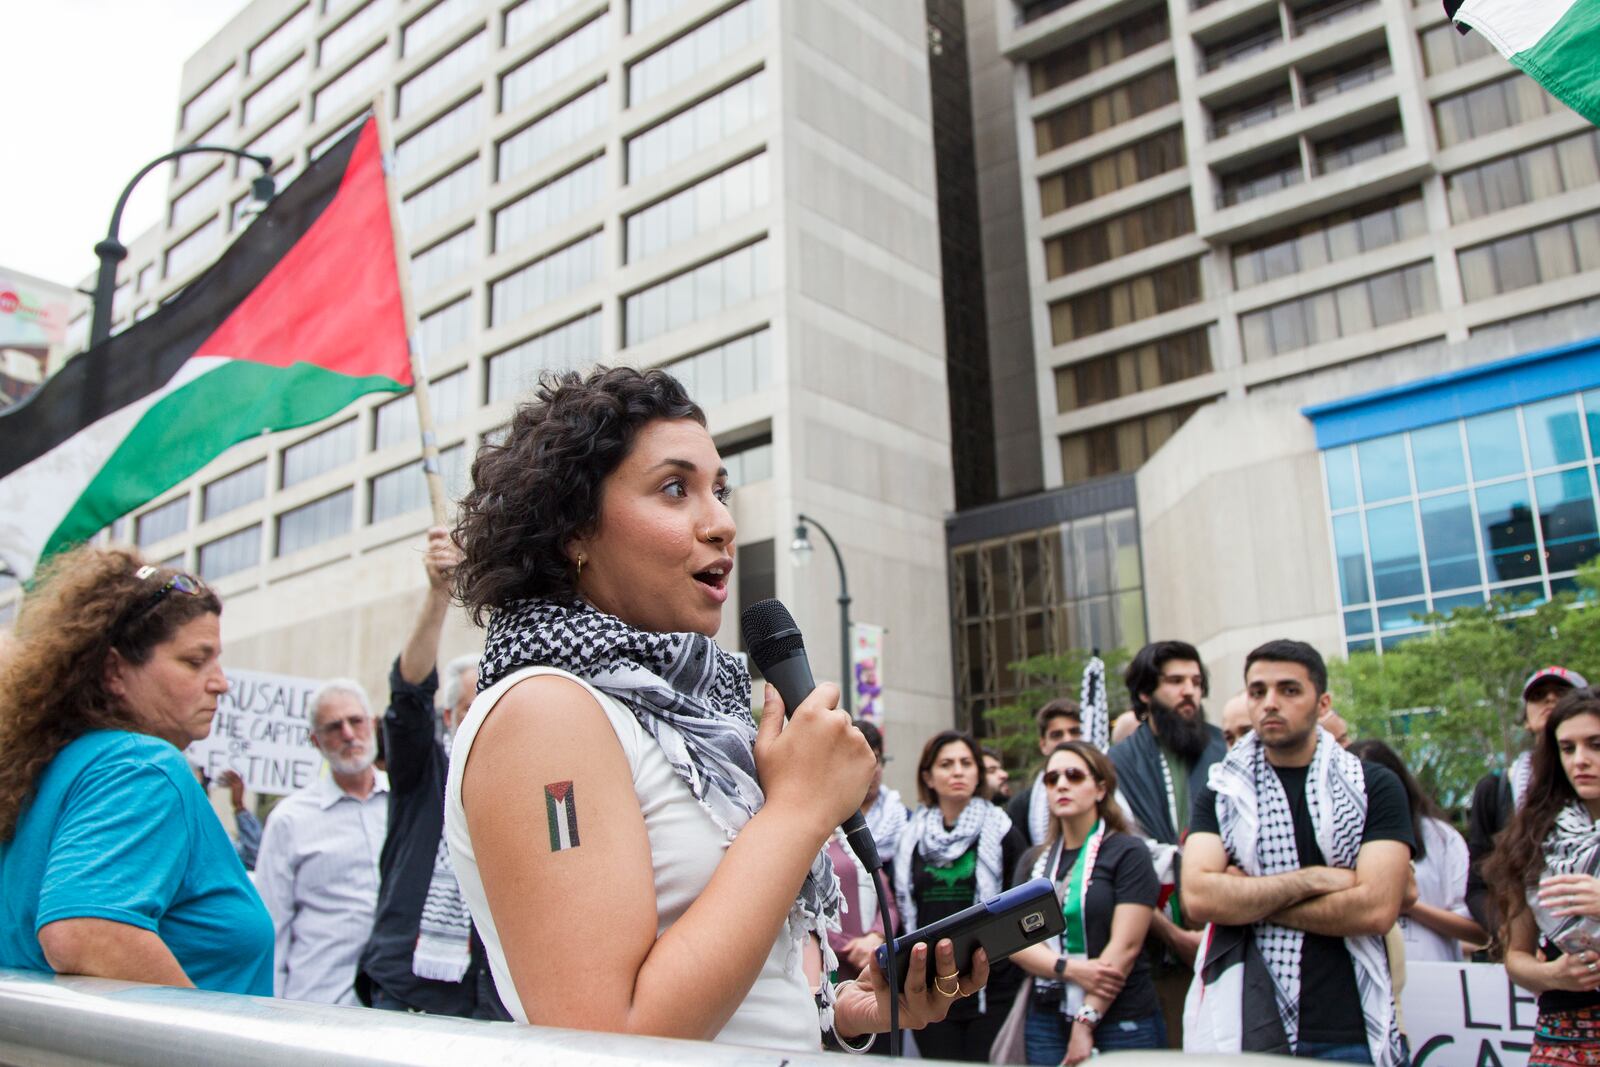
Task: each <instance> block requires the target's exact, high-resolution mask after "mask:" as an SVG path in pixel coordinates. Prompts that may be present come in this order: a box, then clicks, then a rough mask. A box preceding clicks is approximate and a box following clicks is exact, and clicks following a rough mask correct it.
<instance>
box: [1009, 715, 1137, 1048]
mask: <svg viewBox="0 0 1600 1067" xmlns="http://www.w3.org/2000/svg"><path fill="white" fill-rule="evenodd" d="M1044 787H1045V789H1046V790H1047V794H1046V795H1047V796H1048V797H1049V802H1050V815H1051V819H1050V836H1049V839H1048V841H1047V842H1046V843H1045V844H1043V845H1040V846H1038V847H1037V848H1034V849H1033V850H1031V851H1030V852H1029V853H1028V855H1027V856H1025V857H1023V860H1022V863H1021V864H1020V865H1019V866H1018V868H1017V877H1016V880H1017V881H1018V882H1021V881H1026V880H1027V879H1030V878H1049V879H1050V880H1051V881H1053V882H1055V884H1056V896H1057V898H1058V899H1060V901H1061V913H1062V917H1063V918H1064V919H1065V920H1066V931H1065V933H1064V934H1063V936H1062V937H1061V938H1059V939H1052V940H1051V941H1049V942H1045V943H1042V944H1038V945H1034V946H1032V947H1030V948H1026V949H1024V950H1022V951H1021V952H1018V953H1016V954H1015V955H1013V956H1012V957H1011V962H1013V963H1015V964H1016V965H1017V966H1018V967H1020V968H1022V969H1023V970H1024V971H1026V972H1027V973H1029V974H1031V975H1033V993H1032V999H1031V1002H1030V1004H1029V1007H1028V1020H1027V1031H1026V1033H1027V1048H1028V1062H1029V1063H1041V1064H1056V1063H1067V1064H1074V1063H1081V1062H1082V1061H1083V1060H1085V1059H1087V1058H1088V1057H1089V1054H1090V1053H1091V1052H1093V1051H1100V1052H1110V1051H1112V1050H1122V1049H1159V1048H1166V1046H1167V1034H1166V1026H1165V1024H1164V1023H1163V1022H1162V1018H1161V1004H1160V1001H1159V1000H1157V998H1156V987H1155V983H1154V982H1152V981H1151V979H1150V969H1149V966H1148V965H1147V964H1146V962H1145V959H1144V954H1143V949H1144V939H1145V933H1146V932H1147V931H1148V930H1149V929H1150V916H1151V912H1152V911H1153V909H1154V908H1155V905H1156V903H1157V902H1158V897H1159V894H1160V890H1161V886H1160V883H1159V882H1158V881H1157V879H1156V872H1155V867H1154V866H1153V865H1152V864H1151V862H1150V853H1149V851H1148V849H1147V848H1146V847H1145V845H1144V843H1143V842H1142V841H1140V840H1139V839H1138V838H1137V837H1135V836H1133V835H1132V834H1130V833H1128V832H1127V823H1126V822H1125V821H1124V818H1123V815H1122V809H1121V808H1120V807H1118V806H1117V802H1116V800H1115V797H1116V792H1117V772H1116V770H1115V769H1114V768H1113V767H1112V765H1111V761H1110V760H1109V759H1107V758H1106V757H1105V756H1104V755H1103V754H1101V753H1100V752H1099V751H1098V750H1097V749H1095V748H1094V746H1092V745H1090V744H1087V743H1085V742H1083V741H1068V742H1066V743H1065V744H1062V745H1059V746H1057V748H1056V750H1055V751H1054V752H1052V753H1050V759H1049V761H1048V762H1047V763H1046V764H1045V772H1044ZM1019 1010H1020V1009H1019Z"/></svg>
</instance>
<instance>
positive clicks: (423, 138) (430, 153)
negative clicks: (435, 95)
mask: <svg viewBox="0 0 1600 1067" xmlns="http://www.w3.org/2000/svg"><path fill="white" fill-rule="evenodd" d="M482 125H483V94H482V93H474V94H473V95H472V96H469V97H467V99H465V100H463V101H462V102H461V103H459V104H457V105H456V106H455V107H452V108H451V109H450V110H449V111H446V112H445V113H444V114H442V115H440V116H439V117H438V118H436V119H434V120H433V121H432V122H430V123H428V124H427V125H426V126H423V127H422V128H421V129H418V130H416V131H415V132H413V133H410V134H408V135H407V136H406V137H405V138H404V139H402V140H401V141H399V142H398V143H397V144H396V145H395V149H394V157H395V159H394V162H395V171H396V172H397V173H398V174H400V175H402V176H403V175H406V174H410V173H411V172H412V171H415V170H417V169H419V168H421V167H423V166H424V165H426V164H427V163H429V162H431V161H433V160H435V159H438V158H439V157H441V156H443V155H445V154H446V153H447V152H449V150H450V149H452V148H454V147H456V146H457V145H459V144H460V143H461V142H463V141H465V140H466V139H467V138H468V137H470V136H471V135H472V134H473V133H475V132H477V130H478V128H479V127H480V126H482Z"/></svg>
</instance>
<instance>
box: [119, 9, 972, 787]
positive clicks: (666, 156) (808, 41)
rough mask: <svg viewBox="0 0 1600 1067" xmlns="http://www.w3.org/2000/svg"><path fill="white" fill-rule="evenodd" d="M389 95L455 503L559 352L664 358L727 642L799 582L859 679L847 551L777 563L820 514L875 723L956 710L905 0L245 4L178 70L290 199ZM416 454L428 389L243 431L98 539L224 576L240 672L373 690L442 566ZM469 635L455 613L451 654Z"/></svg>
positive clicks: (169, 233)
mask: <svg viewBox="0 0 1600 1067" xmlns="http://www.w3.org/2000/svg"><path fill="white" fill-rule="evenodd" d="M374 101H376V104H377V106H378V107H381V108H382V109H383V110H384V112H385V114H386V115H387V117H388V120H389V123H390V126H391V128H392V130H393V141H394V148H395V167H396V174H395V180H396V182H397V183H398V192H399V196H400V199H401V215H402V218H403V225H404V230H405V239H406V244H407V246H408V249H409V255H410V260H411V266H410V270H411V278H412V283H413V286H414V289H415V295H416V302H417V311H418V314H419V318H420V329H419V333H418V339H419V341H420V346H421V350H422V353H423V357H424V359H425V362H426V368H427V374H428V377H429V378H430V381H431V390H432V392H431V395H432V403H433V409H434V412H435V414H436V418H437V421H438V423H439V444H440V447H441V450H442V453H443V465H444V468H445V474H446V480H447V481H448V483H449V484H450V486H451V488H452V491H453V492H456V493H459V492H460V491H461V488H462V486H463V485H464V484H465V480H466V477H467V474H466V472H467V469H468V465H469V462H470V461H469V457H470V456H471V455H472V454H473V453H474V451H475V450H476V448H477V446H478V444H479V442H481V441H483V440H485V439H486V438H490V437H492V436H493V435H494V434H495V433H496V432H497V431H498V430H499V429H500V428H501V427H503V426H504V425H505V424H506V422H507V421H508V419H509V418H510V414H511V411H512V409H513V406H514V405H515V404H516V402H517V401H518V400H519V399H520V398H523V397H525V396H527V395H528V391H529V389H530V387H531V386H532V385H533V384H534V382H535V380H536V378H537V376H538V374H539V373H540V372H542V371H547V370H557V371H560V370H568V369H583V368H587V367H590V366H592V365H593V364H595V363H596V362H600V363H625V364H629V365H633V366H639V367H664V368H666V369H668V370H670V371H671V372H672V373H674V374H676V375H677V376H678V377H680V378H681V379H682V380H683V382H684V383H685V384H686V385H687V386H688V388H689V391H690V393H691V395H693V396H694V397H695V398H696V399H697V400H698V401H699V402H700V404H701V405H702V406H703V407H704V408H705V409H706V411H707V414H708V416H709V419H710V427H711V430H712V433H713V434H714V435H715V438H716V440H717V442H718V445H719V447H720V448H721V450H722V454H723V456H724V458H725V460H726V462H727V465H728V467H729V470H730V472H731V473H732V480H733V483H734V485H735V486H736V487H737V488H736V493H735V497H734V499H735V501H736V502H735V504H734V511H735V516H736V518H737V520H738V522H739V527H740V528H739V538H738V543H739V551H738V557H737V565H736V570H735V574H734V582H733V585H734V596H733V598H732V600H730V603H729V605H728V610H727V612H726V613H725V624H724V632H723V634H722V635H721V639H722V640H723V641H724V643H725V644H727V645H728V646H730V647H732V648H738V647H740V644H741V640H740V636H739V634H738V633H737V629H738V627H737V618H738V609H739V605H740V604H741V603H750V602H752V601H754V600H756V599H760V598H763V597H768V596H773V595H777V596H781V597H782V598H783V599H784V600H785V601H786V602H787V603H788V604H789V605H790V606H791V608H792V610H793V611H794V614H795V616H796V618H797V620H798V621H799V622H800V623H801V625H802V627H803V629H804V630H805V633H806V635H807V640H808V645H809V646H810V647H811V649H812V657H813V664H814V666H815V668H816V671H817V674H818V676H819V677H826V678H835V677H838V676H839V674H840V673H841V670H842V666H841V664H840V662H839V659H838V657H839V652H838V651H837V650H839V649H840V629H839V626H840V623H839V619H840V613H839V610H838V606H837V603H836V598H837V597H838V595H839V592H840V590H839V588H838V579H837V574H836V570H835V568H834V565H833V560H832V559H829V558H827V555H828V554H827V553H826V552H825V551H824V552H822V553H820V555H821V557H822V558H818V559H817V560H816V561H815V563H814V564H813V565H812V566H811V567H810V568H809V569H806V570H800V569H797V568H796V567H795V566H793V565H792V564H791V561H790V554H789V551H788V549H789V545H790V542H791V539H792V537H793V530H794V528H795V524H796V518H797V516H798V515H800V514H802V513H803V514H806V515H808V516H811V517H813V518H814V520H815V521H816V522H818V523H820V524H821V525H822V526H824V527H825V528H826V530H827V531H828V532H829V533H830V534H831V535H832V537H833V539H834V540H836V541H837V542H838V545H839V549H840V551H841V553H842V555H843V558H844V561H845V564H846V566H847V568H848V574H849V579H850V587H849V593H850V595H851V597H852V613H853V619H854V620H856V621H864V622H870V623H875V624H878V625H880V626H883V627H885V628H886V630H887V636H886V638H885V641H886V648H885V657H884V658H885V662H884V663H883V665H882V667H881V681H882V683H883V685H884V687H885V691H884V695H883V697H882V707H883V708H884V714H885V722H886V730H887V732H888V734H889V736H890V737H891V738H893V737H895V736H896V735H899V736H901V737H905V738H906V740H905V741H904V742H901V743H903V744H905V745H908V746H909V745H912V744H915V743H916V742H917V741H919V740H920V738H921V737H922V736H923V735H924V734H926V733H928V732H931V731H932V730H934V729H937V728H942V727H944V726H946V725H948V723H949V721H950V708H951V677H950V670H949V660H948V630H947V623H946V621H945V619H946V614H947V613H946V606H945V595H946V584H945V563H944V556H945V549H944V538H943V522H944V516H945V514H946V513H947V512H948V511H949V510H950V509H951V507H952V505H953V498H952V488H951V487H952V477H951V458H950V456H951V452H950V422H949V413H948V411H947V408H946V396H947V390H946V386H945V382H946V369H945V368H946V357H945V337H944V317H943V315H942V313H941V293H940V254H941V253H940V242H939V216H938V206H937V203H936V192H937V189H936V182H935V168H934V151H933V144H932V136H931V132H930V131H931V127H930V119H929V110H930V101H929V77H928V62H927V49H926V33H925V28H924V12H923V8H922V5H921V3H920V0H897V2H881V3H877V2H875V3H871V4H859V3H853V2H849V0H806V2H805V3H781V2H778V0H733V2H728V0H517V2H506V0H497V2H488V0H441V2H438V3H432V4H429V3H426V2H423V0H406V2H404V3H402V2H400V0H366V2H364V3H362V2H359V0H255V2H253V3H251V4H250V5H249V6H248V7H246V8H245V9H244V10H243V11H242V12H241V13H240V14H239V15H238V16H237V17H236V18H234V19H233V20H232V21H231V22H229V24H228V25H227V26H226V27H225V28H224V29H223V30H222V31H221V32H220V33H219V34H218V35H217V36H216V37H215V38H214V39H213V40H212V41H211V42H210V43H208V44H207V45H206V46H205V47H204V48H202V49H201V50H200V51H199V52H198V53H196V54H195V55H194V57H193V58H192V59H190V60H189V62H188V63H187V64H186V65H185V68H184V72H183V93H182V105H181V108H180V111H179V114H178V116H177V123H176V125H177V133H176V136H175V138H174V141H175V143H176V144H179V145H184V144H191V143H203V144H223V145H230V146H236V147H241V148H245V149H248V150H250V151H252V152H259V153H265V154H268V155H270V156H271V157H272V159H273V161H274V166H273V170H274V172H275V175H276V178H277V181H278V183H279V186H280V187H282V185H283V184H284V183H287V182H289V181H291V180H292V179H293V177H294V175H295V174H296V173H297V172H298V171H299V170H300V169H301V168H303V167H304V166H305V165H306V163H307V161H308V160H309V159H311V158H314V157H315V156H316V155H317V154H318V153H319V152H320V151H322V150H323V149H324V148H325V147H326V146H328V145H329V144H331V143H332V142H333V141H334V140H335V139H337V138H338V137H339V136H340V135H341V134H342V133H343V132H344V131H346V130H347V129H349V128H350V127H351V126H352V124H354V123H356V122H359V121H361V119H362V117H363V116H364V115H365V114H366V112H367V111H368V109H369V107H371V106H373V104H374ZM254 170H255V168H254V167H253V166H252V165H251V164H248V163H244V164H242V165H241V164H240V163H239V162H238V161H236V160H234V159H230V158H223V157H220V156H210V155H205V154H197V155H191V156H187V157H185V158H183V159H181V160H180V161H179V162H178V164H177V166H176V168H175V170H174V173H173V177H172V181H171V194H170V197H169V212H168V217H167V220H166V223H165V225H164V226H163V227H162V228H161V230H160V232H159V234H158V235H156V236H155V238H154V239H151V238H149V237H147V238H146V239H144V240H141V241H139V242H135V251H134V254H133V255H132V256H130V258H129V260H128V261H127V262H126V263H125V264H124V268H123V277H122V288H121V289H119V304H118V308H117V311H118V314H119V325H123V324H126V323H127V322H130V321H135V320H137V319H139V318H142V317H143V316H144V315H146V314H148V313H149V311H150V310H152V309H153V308H154V307H155V306H157V303H158V302H159V301H160V300H162V299H164V298H167V297H170V295H171V294H172V293H174V292H176V291H177V290H178V289H179V288H181V287H182V286H183V285H184V284H185V283H186V282H187V281H189V280H190V279H191V278H193V277H194V276H195V275H196V274H197V273H198V272H200V271H202V270H203V269H205V267H206V266H207V264H208V263H209V262H210V261H212V260H213V259H214V257H215V256H216V254H217V253H218V252H219V251H220V250H221V249H222V248H223V247H224V246H225V245H226V243H227V242H228V241H229V240H230V239H231V238H232V236H233V235H234V234H236V233H238V232H239V231H240V229H241V228H242V227H243V226H244V225H246V224H247V223H248V212H249V208H250V200H249V179H250V178H251V177H253V176H254V175H253V171H254ZM417 454H418V434H417V424H416V411H415V406H414V404H413V401H412V400H411V399H410V398H409V397H404V398H400V399H385V398H372V399H369V400H368V401H365V402H362V403H359V404H357V405H355V406H353V407H352V408H351V409H349V410H347V411H344V412H342V413H340V414H339V415H337V416H335V417H333V418H330V419H328V420H326V421H325V422H323V423H321V424H318V425H316V426H313V427H308V428H307V429H305V430H304V431H298V432H290V433H284V434H279V435H276V436H274V437H272V438H270V439H264V440H261V441H256V442H250V443H246V444H243V445H240V446H238V447H236V448H234V449H232V450H230V451H229V452H228V453H227V454H226V455H225V456H223V457H221V458H220V459H218V460H216V461H215V462H213V463H212V464H210V465H209V466H208V467H207V468H206V469H205V470H204V471H203V472H201V473H200V474H199V475H198V476H196V477H194V478H192V479H190V480H189V481H188V482H186V483H185V484H184V485H182V486H180V487H178V488H176V489H174V490H173V491H172V492H169V493H167V494H164V495H163V496H162V497H161V498H160V499H158V500H156V501H154V502H152V504H151V505H150V506H148V507H146V508H143V509H141V510H140V511H139V512H138V513H137V514H134V515H131V516H129V517H128V518H127V519H125V520H123V521H122V522H119V523H118V525H117V528H116V529H115V531H114V532H115V533H117V534H119V535H122V536H125V537H128V538H130V539H132V540H133V541H135V542H136V543H137V544H138V545H140V546H141V547H142V548H143V549H145V550H146V551H147V552H148V553H149V554H151V555H152V556H154V557H156V558H158V559H163V560H168V561H171V562H173V563H177V564H182V565H184V566H187V567H190V568H192V569H194V570H195V571H196V572H197V573H198V574H200V575H201V576H202V577H203V578H204V579H205V580H206V581H208V582H210V583H212V584H214V585H215V586H216V587H217V588H218V589H219V590H220V591H221V593H222V594H223V595H224V597H225V598H226V600H227V605H228V606H227V611H226V612H225V615H224V633H225V637H226V639H227V643H228V653H227V659H228V660H229V662H232V663H235V664H237V665H239V666H242V667H252V668H258V669H266V670H277V671H284V672H289V673H294V674H301V675H310V676H326V675H334V674H341V675H342V674H356V675H357V676H358V677H360V678H362V679H363V680H364V681H366V682H367V683H368V684H369V685H371V686H372V687H373V688H374V689H375V690H377V691H381V690H382V686H383V684H384V678H385V675H386V671H387V665H388V663H389V661H390V659H391V658H392V657H393V656H394V655H395V654H396V653H397V652H398V650H399V648H400V645H401V644H402V643H403V641H404V638H405V635H406V632H407V627H408V626H409V625H410V619H409V616H410V613H411V610H412V608H411V605H412V604H413V603H414V602H415V599H416V590H418V589H420V587H421V583H422V577H423V575H422V569H421V564H420V556H419V555H418V553H417V551H416V548H417V545H418V544H419V540H420V534H421V532H422V531H423V529H424V528H425V527H426V526H427V524H428V515H429V513H428V507H427V499H426V495H425V490H424V483H423V479H422V477H421V474H420V468H419V461H418V459H417ZM813 540H814V541H817V542H821V540H822V539H821V538H820V537H816V536H815V535H813ZM819 547H822V546H821V545H820V544H819ZM474 640H475V637H474V635H473V634H472V633H470V632H468V631H467V630H466V628H465V627H464V625H462V626H454V627H453V628H452V629H450V630H449V631H447V637H446V645H447V648H446V652H447V653H449V652H453V651H459V650H461V649H463V648H468V647H470V646H471V644H472V642H473V641H474ZM903 767H904V764H902V768H903Z"/></svg>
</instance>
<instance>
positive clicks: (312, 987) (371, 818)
mask: <svg viewBox="0 0 1600 1067" xmlns="http://www.w3.org/2000/svg"><path fill="white" fill-rule="evenodd" d="M388 827H389V779H388V776H386V775H385V774H383V773H382V772H381V771H380V772H377V777H376V781H375V782H374V784H373V788H372V792H371V794H369V795H368V797H367V798H366V799H365V800H358V799H357V798H355V797H353V796H351V795H350V794H348V793H346V792H345V791H344V790H343V789H341V788H340V787H339V785H338V783H336V782H335V781H334V780H333V777H332V775H331V774H327V773H326V772H324V776H323V777H320V778H318V780H317V782H316V784H315V785H312V786H309V787H307V788H305V789H302V790H301V791H300V792H298V793H294V794H292V795H290V796H287V797H284V798H283V800H281V801H279V802H278V806H277V807H275V808H273V809H272V813H271V815H269V816H268V818H267V826H266V830H265V831H264V832H263V834H262V836H261V852H260V854H259V855H258V856H257V857H256V888H257V889H258V890H259V891H260V893H261V900H262V902H263V903H265V904H266V906H267V911H268V912H269V913H270V914H271V915H272V926H273V930H274V932H275V935H276V944H275V945H274V978H273V993H274V994H275V995H277V996H280V997H284V998H287V999H289V1000H312V1001H318V1002H321V1003H324V1004H357V1003H359V1001H358V1000H357V999H356V994H355V988H354V985H355V977H356V962H357V959H358V958H359V957H360V955H361V949H362V947H363V946H365V945H366V943H367V937H368V936H369V935H370V934H371V933H372V916H373V912H374V911H375V910H376V908H377V904H378V853H379V852H380V851H381V850H382V849H383V839H384V835H385V834H386V833H387V831H388Z"/></svg>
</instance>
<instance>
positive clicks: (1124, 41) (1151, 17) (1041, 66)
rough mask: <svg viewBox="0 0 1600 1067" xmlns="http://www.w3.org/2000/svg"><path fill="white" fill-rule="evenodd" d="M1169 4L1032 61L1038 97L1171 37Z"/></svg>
mask: <svg viewBox="0 0 1600 1067" xmlns="http://www.w3.org/2000/svg"><path fill="white" fill-rule="evenodd" d="M1167 38H1168V30H1167V9H1166V5H1164V4H1163V5H1161V6H1159V7H1153V8H1150V9H1148V10H1146V11H1141V12H1140V13H1139V14H1137V15H1134V16H1132V17H1131V18H1126V19H1123V20H1122V21H1121V22H1119V23H1117V24H1116V25H1114V26H1111V27H1108V28H1107V29H1104V30H1101V31H1100V32H1099V33H1096V34H1095V35H1094V36H1092V37H1089V38H1087V39H1085V40H1077V41H1073V42H1072V43H1071V44H1068V45H1066V46H1064V47H1062V48H1059V49H1057V50H1056V51H1054V52H1051V53H1049V54H1048V55H1045V56H1041V57H1040V58H1038V59H1035V60H1034V61H1033V62H1031V63H1029V64H1028V81H1029V84H1030V85H1031V86H1032V88H1033V95H1034V96H1041V95H1043V94H1044V93H1048V92H1049V91H1050V90H1051V89H1057V88H1060V87H1061V86H1063V85H1066V84H1067V83H1068V82H1074V81H1077V80H1078V79H1079V78H1082V77H1084V76H1085V75H1088V74H1092V73H1094V72H1095V71H1097V70H1099V69H1101V68H1102V67H1109V66H1110V65H1111V64H1113V63H1120V62H1122V61H1123V60H1124V59H1127V58H1128V57H1129V56H1132V55H1137V54H1138V53H1140V52H1143V51H1144V50H1145V49H1146V48H1152V47H1154V46H1156V45H1158V44H1160V43H1161V42H1162V41H1165V40H1167Z"/></svg>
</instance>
